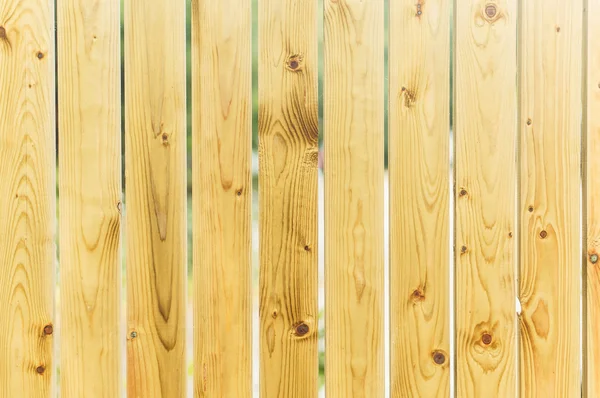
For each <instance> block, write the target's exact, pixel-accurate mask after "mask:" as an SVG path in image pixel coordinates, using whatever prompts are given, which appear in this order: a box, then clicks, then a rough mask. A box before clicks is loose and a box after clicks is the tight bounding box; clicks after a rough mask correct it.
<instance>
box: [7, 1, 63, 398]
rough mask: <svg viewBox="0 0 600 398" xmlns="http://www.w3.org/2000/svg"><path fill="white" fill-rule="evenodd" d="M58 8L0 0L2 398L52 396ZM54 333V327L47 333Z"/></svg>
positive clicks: (42, 4) (49, 5)
mask: <svg viewBox="0 0 600 398" xmlns="http://www.w3.org/2000/svg"><path fill="white" fill-rule="evenodd" d="M53 21H54V2H53V1H48V0H3V1H2V2H0V93H1V94H0V171H1V172H2V178H0V266H1V267H2V269H1V271H0V322H1V324H2V328H0V396H2V397H28V398H36V397H49V396H52V395H53V394H54V391H53V390H54V388H53V387H54V383H53V379H54V377H53V373H54V372H53V358H52V345H53V339H52V335H51V334H45V333H44V328H45V327H46V326H48V325H52V323H53V303H54V288H55V285H54V273H55V262H56V256H55V243H54V236H55V235H54V234H55V221H54V220H55V211H56V207H55V203H56V202H55V201H56V199H55V198H56V196H55V192H56V185H55V184H56V181H55V180H56V176H55V174H56V168H55V165H56V157H55V135H54V133H55V124H54V71H55V69H54V61H55V58H54V57H55V55H54V40H53V37H54V35H53V27H54V24H53ZM46 330H49V329H46Z"/></svg>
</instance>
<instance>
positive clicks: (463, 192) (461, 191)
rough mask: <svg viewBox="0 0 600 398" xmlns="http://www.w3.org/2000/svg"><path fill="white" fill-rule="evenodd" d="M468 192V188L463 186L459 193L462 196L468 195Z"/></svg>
mask: <svg viewBox="0 0 600 398" xmlns="http://www.w3.org/2000/svg"><path fill="white" fill-rule="evenodd" d="M467 194H468V192H467V190H466V189H464V188H463V189H461V190H460V192H459V195H460V196H467Z"/></svg>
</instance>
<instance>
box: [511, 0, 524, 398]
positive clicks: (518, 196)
mask: <svg viewBox="0 0 600 398" xmlns="http://www.w3.org/2000/svg"><path fill="white" fill-rule="evenodd" d="M522 20H523V1H521V0H519V1H518V2H517V26H516V29H517V35H516V36H517V42H516V46H515V51H516V59H517V76H516V81H515V84H516V88H515V89H516V96H517V101H516V104H517V110H516V111H517V119H516V126H515V133H516V135H517V136H516V145H515V162H516V170H515V174H516V179H515V180H516V182H515V184H516V187H515V215H514V217H515V220H514V222H515V227H514V237H515V242H516V247H515V254H514V257H513V259H514V260H513V261H514V268H513V269H514V271H513V272H514V273H515V275H514V278H513V280H514V284H515V307H516V308H515V320H516V322H515V326H514V328H515V330H514V333H515V350H516V354H515V364H514V365H515V372H516V377H515V380H516V381H515V397H519V396H520V390H521V389H520V386H521V382H520V380H521V376H520V375H521V369H520V367H521V334H520V332H521V330H520V329H521V328H520V322H521V320H520V319H521V310H522V309H521V297H520V295H521V293H520V290H521V289H520V287H519V276H520V275H521V249H522V247H521V223H522V222H523V220H522V216H521V202H522V193H521V149H522V140H521V135H522V134H520V132H521V127H522V126H521V117H522V115H521V105H522V101H523V100H522V98H521V84H522V82H521V79H522V75H521V71H522V63H523V60H522V59H521V37H522V35H523V32H522V27H523V24H522Z"/></svg>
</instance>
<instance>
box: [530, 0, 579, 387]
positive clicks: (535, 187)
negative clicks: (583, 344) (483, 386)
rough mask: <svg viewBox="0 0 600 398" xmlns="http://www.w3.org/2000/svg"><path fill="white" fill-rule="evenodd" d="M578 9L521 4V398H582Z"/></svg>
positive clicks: (565, 4) (537, 1)
mask: <svg viewBox="0 0 600 398" xmlns="http://www.w3.org/2000/svg"><path fill="white" fill-rule="evenodd" d="M582 15H583V4H582V1H581V0H573V1H560V0H544V1H542V0H532V1H526V2H523V5H522V14H521V21H522V22H521V23H522V26H521V37H520V53H519V56H520V57H521V60H520V65H521V70H520V76H521V78H520V82H521V86H520V97H521V113H520V115H521V117H520V120H519V131H520V137H521V165H520V167H521V194H520V200H519V213H520V219H521V226H520V228H521V259H520V270H519V298H520V300H521V306H522V313H521V316H520V325H519V326H520V343H521V344H520V363H521V365H520V371H521V372H520V374H521V377H520V390H521V397H575V396H579V395H580V394H581V376H580V354H579V334H580V320H581V319H580V313H579V305H580V299H581V297H580V294H581V286H580V285H581V282H580V279H581V251H580V244H581V243H580V239H581V231H580V230H581V225H580V210H581V205H580V181H581V178H580V168H581V166H580V152H581V99H582V93H581V72H582V47H581V40H582Z"/></svg>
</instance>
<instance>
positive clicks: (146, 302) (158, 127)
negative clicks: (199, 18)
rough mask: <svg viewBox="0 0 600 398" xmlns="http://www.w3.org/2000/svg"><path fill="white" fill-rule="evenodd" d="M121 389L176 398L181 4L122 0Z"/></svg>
mask: <svg viewBox="0 0 600 398" xmlns="http://www.w3.org/2000/svg"><path fill="white" fill-rule="evenodd" d="M124 24H125V44H124V45H125V177H126V181H125V183H126V186H125V189H126V191H125V192H126V196H125V199H126V204H127V222H126V228H127V231H126V235H127V256H126V261H127V306H128V308H127V318H128V325H127V326H128V329H127V390H128V394H129V396H132V397H165V398H167V397H168V398H176V397H183V396H185V377H186V368H185V297H186V293H185V292H186V267H187V259H186V257H187V254H186V251H187V248H186V246H187V244H186V241H187V237H186V223H187V220H186V217H187V216H186V213H187V211H186V156H185V151H186V108H185V57H186V48H185V2H184V1H183V0H178V1H174V2H166V1H161V0H125V18H124Z"/></svg>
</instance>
